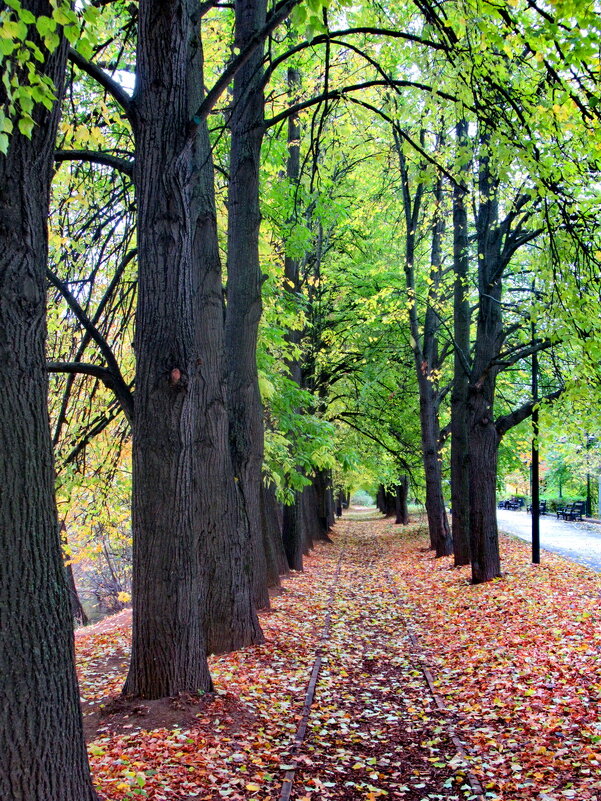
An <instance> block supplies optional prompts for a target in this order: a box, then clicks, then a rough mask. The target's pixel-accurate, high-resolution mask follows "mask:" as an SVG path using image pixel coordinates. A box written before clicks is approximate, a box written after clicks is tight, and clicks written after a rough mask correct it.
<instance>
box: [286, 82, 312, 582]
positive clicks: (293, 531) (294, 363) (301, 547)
mask: <svg viewBox="0 0 601 801" xmlns="http://www.w3.org/2000/svg"><path fill="white" fill-rule="evenodd" d="M287 83H288V95H289V98H290V104H293V103H294V102H295V100H296V93H297V92H298V89H299V86H300V73H299V71H298V70H296V69H294V68H289V69H288V72H287ZM300 135H301V131H300V124H299V121H298V116H297V115H295V114H291V115H290V117H288V141H287V144H288V158H287V160H286V177H287V178H288V180H289V182H290V184H291V186H294V185H296V184H298V182H299V180H300ZM293 221H294V217H293V218H292V219H291V220H290V221H289V222H291V223H292V222H293ZM299 270H300V265H299V261H298V259H296V258H292V257H291V256H290V255H288V254H286V255H285V257H284V278H285V281H284V288H285V291H286V292H287V294H288V298H289V300H290V304H291V306H292V307H293V309H294V310H295V311H297V310H298V297H299V293H300V277H299ZM301 340H302V332H301V331H300V330H298V329H297V328H290V329H288V331H287V332H286V341H287V342H288V343H289V344H290V345H291V346H292V347H293V348H294V349H295V350H296V351H297V352H296V353H295V355H294V356H291V357H290V358H288V359H287V360H286V365H287V367H288V370H289V373H290V378H291V380H292V381H294V382H295V384H297V386H299V387H300V386H301V385H302V368H301V363H300V356H299V355H298V349H300V344H301ZM302 504H303V491H300V492H298V491H297V492H295V493H294V501H293V502H292V504H290V505H287V506H284V515H283V521H282V537H283V540H284V547H285V550H286V556H287V559H288V565H289V566H290V569H291V570H302V569H303V553H304V552H305V551H307V550H308V547H307V539H308V536H307V533H306V531H305V530H304V525H305V522H304V521H305V514H304V509H303V506H302Z"/></svg>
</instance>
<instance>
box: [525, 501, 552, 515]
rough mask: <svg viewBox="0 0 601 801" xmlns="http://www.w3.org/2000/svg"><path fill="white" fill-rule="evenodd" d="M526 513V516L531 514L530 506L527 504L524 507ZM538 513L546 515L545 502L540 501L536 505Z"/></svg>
mask: <svg viewBox="0 0 601 801" xmlns="http://www.w3.org/2000/svg"><path fill="white" fill-rule="evenodd" d="M526 511H527V512H528V514H532V504H529V505H528V506H527V507H526ZM538 513H539V515H546V514H547V501H541V502H540V503H539V505H538Z"/></svg>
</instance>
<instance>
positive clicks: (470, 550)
mask: <svg viewBox="0 0 601 801" xmlns="http://www.w3.org/2000/svg"><path fill="white" fill-rule="evenodd" d="M0 26H1V27H2V37H1V38H0V54H1V59H2V61H1V69H2V85H1V88H0V93H1V96H2V110H1V112H0V151H1V152H0V171H1V181H0V239H1V248H0V496H1V500H2V502H1V503H0V537H1V538H2V539H1V548H2V569H1V570H2V572H1V575H0V628H1V630H2V646H1V649H0V664H1V665H2V673H3V682H4V684H5V690H4V691H3V696H4V697H5V698H6V699H7V703H6V705H5V716H6V717H5V720H4V721H3V723H4V725H3V727H2V729H1V731H2V734H0V746H1V747H2V750H3V753H4V756H5V758H4V759H3V760H2V763H1V767H0V796H1V797H2V798H6V799H11V801H12V799H15V801H41V800H42V799H49V798H52V799H53V801H85V799H93V798H94V791H93V787H92V783H91V779H90V776H89V770H88V767H87V760H86V755H85V748H84V743H83V734H82V719H81V713H80V710H79V694H78V690H77V681H76V677H75V669H74V654H73V637H72V620H73V615H74V613H76V614H79V613H78V612H77V608H76V601H77V599H76V593H75V594H74V592H73V590H74V585H73V567H74V565H73V563H74V562H77V553H78V552H81V554H83V556H84V557H85V556H86V554H87V555H90V554H93V553H98V552H100V551H102V549H104V553H105V555H107V559H108V553H109V551H110V550H111V548H112V547H113V545H111V543H110V537H111V536H113V537H114V536H115V532H118V533H119V537H120V538H121V544H120V545H119V549H120V553H124V552H125V550H127V548H128V547H129V544H128V538H131V548H132V602H133V635H132V654H131V664H130V669H129V673H128V677H127V681H126V683H125V686H124V688H123V692H124V693H126V694H128V695H132V696H138V697H142V698H161V697H165V696H172V695H175V694H177V693H179V692H208V691H211V689H212V682H211V676H210V673H209V669H208V664H207V654H210V653H219V652H226V651H231V650H235V649H238V648H242V647H244V646H246V645H249V644H253V643H260V642H262V636H263V635H262V632H261V628H260V624H259V620H258V617H257V609H261V608H265V607H267V606H268V605H269V592H268V590H269V588H270V587H273V586H274V585H277V583H278V582H279V576H280V575H282V574H283V573H285V572H286V571H287V570H289V569H293V570H301V569H302V565H303V555H304V554H306V553H308V551H309V550H310V548H311V547H312V544H313V543H314V541H316V540H318V539H328V532H329V530H330V528H331V527H332V525H333V523H334V514H335V507H336V504H337V503H341V501H342V498H343V497H346V495H347V493H348V490H349V489H350V488H351V487H352V486H353V484H355V485H356V483H357V480H358V477H359V480H361V481H363V482H367V483H369V485H370V487H372V488H373V489H375V488H376V487H378V486H380V485H381V487H382V490H381V492H380V494H379V498H378V501H379V505H380V507H381V508H382V509H383V510H386V511H388V512H391V511H394V514H395V515H396V516H397V518H396V519H397V522H399V523H401V524H402V523H404V522H406V519H407V500H408V498H413V497H418V498H420V499H422V498H423V501H424V504H425V510H426V515H427V521H428V528H429V534H430V544H431V547H432V549H433V550H434V552H435V554H436V555H437V556H444V555H450V554H453V555H454V562H455V564H456V565H471V574H472V580H473V582H474V583H475V584H478V583H482V582H486V581H489V580H491V579H493V578H495V577H498V576H500V575H501V563H500V557H499V547H498V535H497V528H496V513H495V509H496V493H497V483H498V466H499V460H501V462H502V463H505V462H506V463H507V464H510V463H511V458H512V457H511V453H512V452H516V451H518V450H520V448H521V447H522V446H520V445H517V444H516V443H518V442H519V441H520V438H521V439H524V437H525V434H524V432H525V431H528V429H527V428H525V426H528V425H529V424H528V421H529V418H530V417H531V415H532V414H533V412H534V413H535V415H539V414H540V418H541V420H542V424H543V426H546V427H547V428H549V427H551V428H552V427H553V426H555V428H552V430H553V431H554V434H553V437H554V439H556V440H557V439H558V438H559V437H561V436H564V434H565V436H569V437H571V438H572V439H575V438H576V437H577V436H578V431H580V435H581V434H582V429H583V427H584V428H585V429H586V437H585V441H584V446H583V448H584V451H583V458H585V461H586V460H588V461H587V462H586V463H587V465H589V467H590V450H591V446H592V444H593V443H595V442H596V440H595V437H594V434H595V432H596V431H597V430H598V426H597V419H596V418H597V413H596V404H598V401H599V388H600V378H601V374H600V372H599V363H600V358H599V357H600V356H601V331H600V330H599V329H600V327H601V322H600V318H599V314H598V307H599V302H600V299H601V298H600V292H601V280H600V277H599V275H600V274H599V258H600V256H601V245H600V243H599V242H598V239H599V222H600V220H599V212H598V195H599V190H598V188H599V156H600V153H601V138H600V136H599V124H600V118H599V114H600V108H601V107H600V106H599V103H598V96H599V68H600V65H599V45H600V44H601V19H600V17H599V15H598V13H597V11H596V8H595V6H594V4H592V3H590V4H588V3H581V2H573V0H558V1H557V2H553V3H537V2H534V0H523V2H522V0H518V1H517V2H508V3H505V2H499V3H494V2H484V1H483V0H462V2H455V0H448V1H447V2H445V3H442V4H434V3H430V2H429V0H407V2H403V3H376V2H366V3H360V4H352V5H346V4H344V3H342V2H341V3H338V2H334V0H331V1H329V2H325V1H324V0H279V2H267V0H234V2H233V3H227V4H222V3H219V2H211V0H208V2H200V0H140V2H139V3H137V4H132V3H128V2H121V0H113V1H112V2H90V3H78V4H75V5H74V6H73V7H72V6H71V4H70V3H63V2H60V1H59V0H53V2H48V1H47V0H7V1H6V2H1V3H0ZM533 377H534V381H533ZM553 404H556V405H553ZM554 409H556V410H559V409H560V410H561V412H559V411H558V412H554V411H553V410H554ZM558 415H559V416H558ZM561 419H565V420H568V422H569V425H566V427H565V429H562V427H561V426H560V425H558V421H559V420H561ZM528 436H529V433H528ZM512 438H513V439H512ZM508 442H509V445H507V443H508ZM511 443H514V444H513V445H512V444H511ZM541 447H543V446H542V439H541ZM595 447H596V446H595ZM554 460H555V461H554ZM559 461H560V460H559V456H557V455H556V454H555V451H550V452H549V454H548V462H549V465H550V469H551V470H559V467H558V465H559ZM558 475H559V473H558ZM449 502H450V504H451V508H452V513H451V515H450V516H449V514H448V512H447V509H448V506H449ZM130 509H131V530H130V526H129V513H130ZM111 532H113V534H112V535H111ZM107 543H108V544H107ZM123 543H125V544H123ZM109 564H110V560H109ZM113 578H114V579H115V582H116V586H118V589H119V592H118V594H119V595H123V597H126V596H127V592H126V591H125V590H124V588H123V587H122V586H121V585H120V584H119V582H118V581H117V577H116V576H115V575H114V571H113Z"/></svg>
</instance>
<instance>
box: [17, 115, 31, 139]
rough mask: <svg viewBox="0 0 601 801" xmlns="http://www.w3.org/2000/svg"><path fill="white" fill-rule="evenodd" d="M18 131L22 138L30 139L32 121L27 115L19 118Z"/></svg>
mask: <svg viewBox="0 0 601 801" xmlns="http://www.w3.org/2000/svg"><path fill="white" fill-rule="evenodd" d="M19 131H20V132H21V133H22V134H23V136H26V137H27V138H28V139H31V134H32V132H33V120H32V118H31V117H30V116H29V115H27V116H25V117H21V119H20V120H19Z"/></svg>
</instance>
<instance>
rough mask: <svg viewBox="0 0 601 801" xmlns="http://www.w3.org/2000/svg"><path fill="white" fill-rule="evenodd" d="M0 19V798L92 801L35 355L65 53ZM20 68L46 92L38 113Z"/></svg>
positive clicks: (47, 16) (63, 44)
mask: <svg viewBox="0 0 601 801" xmlns="http://www.w3.org/2000/svg"><path fill="white" fill-rule="evenodd" d="M0 10H1V11H2V13H3V22H6V21H10V23H11V25H12V26H13V28H15V27H16V29H17V31H18V32H19V34H18V37H17V39H15V38H11V36H8V35H7V36H6V39H3V41H4V42H5V49H4V50H3V52H4V54H5V55H10V58H9V60H8V67H7V64H6V63H5V64H4V79H5V80H3V83H2V88H1V89H0V97H1V100H2V104H3V108H4V110H5V111H6V110H7V107H8V112H9V114H10V112H11V110H10V106H11V105H13V109H12V113H13V115H14V116H15V117H16V116H17V113H16V111H15V108H14V103H15V96H18V98H19V102H20V106H21V111H22V113H23V114H24V115H25V116H22V117H21V118H20V119H19V124H18V129H17V127H16V126H15V130H14V132H13V133H12V135H11V137H10V142H6V143H5V145H6V146H5V147H4V148H3V152H2V154H0V239H1V242H2V247H1V250H0V452H1V458H0V481H1V486H2V503H1V504H0V548H1V551H2V560H1V561H2V567H1V568H0V625H1V628H2V645H1V646H0V662H1V663H2V681H3V693H2V694H3V697H4V705H3V725H2V728H1V733H0V747H1V748H2V761H1V764H0V795H1V796H2V797H3V798H6V799H19V801H40V799H43V798H53V799H56V801H93V799H95V793H94V790H93V788H92V784H91V781H90V775H89V769H88V763H87V756H86V751H85V744H84V739H83V730H82V719H81V711H80V708H79V692H78V687H77V679H76V676H75V666H74V647H73V631H72V624H71V610H70V602H69V595H68V591H67V586H66V583H65V573H64V567H63V562H62V556H61V543H60V536H59V523H58V519H57V514H56V506H55V501H54V472H53V464H52V449H51V442H50V428H49V421H48V411H47V387H48V384H47V376H46V359H45V353H44V343H45V335H46V322H45V320H46V315H45V304H46V293H45V283H46V267H47V251H48V234H47V228H46V225H47V219H48V210H49V199H50V181H51V178H52V166H53V153H54V141H55V136H56V130H57V125H58V119H59V102H58V99H56V98H60V97H61V96H62V93H63V89H64V74H65V64H66V58H67V47H68V44H67V41H66V39H65V38H64V36H63V35H62V32H59V33H57V34H56V37H55V38H56V41H50V42H48V43H46V42H44V41H43V40H41V38H40V36H39V35H38V33H37V32H36V30H35V29H31V28H29V26H30V25H32V23H34V22H35V21H36V19H37V20H41V19H43V20H45V21H46V22H47V24H49V25H50V26H51V27H52V30H53V31H54V30H56V28H57V25H56V20H55V19H54V18H53V14H54V13H55V12H56V8H53V6H52V5H51V4H50V3H47V2H44V1H43V0H26V1H25V2H23V3H22V5H21V6H20V8H19V11H18V15H16V18H15V19H12V20H11V19H10V16H9V15H10V14H11V12H10V11H9V9H8V5H7V4H6V3H2V5H1V8H0ZM23 29H24V32H22V31H23ZM59 31H60V28H59ZM4 33H5V32H4V31H3V36H4ZM25 37H28V46H29V47H32V48H34V49H35V51H36V53H38V54H39V58H38V59H37V65H36V66H34V64H35V62H30V63H28V62H27V61H25V63H23V61H20V60H19V59H18V58H16V55H17V54H16V50H17V48H18V47H19V44H18V39H20V40H23V39H25ZM6 47H8V48H9V53H8V54H7V50H6ZM28 66H29V67H31V70H30V71H29V75H31V74H32V73H33V74H34V75H35V76H36V77H37V78H38V79H40V84H41V86H42V87H44V88H45V92H42V94H41V99H42V100H41V102H40V85H38V86H37V89H38V92H37V93H36V92H33V91H32V86H31V84H30V83H29V81H28V77H27V75H28ZM8 86H10V90H8V89H7V87H8ZM10 91H13V96H12V97H11V96H10ZM52 91H54V92H55V97H53V96H52V94H51V92H52ZM36 100H37V102H36ZM5 119H10V117H7V118H5ZM4 130H5V131H6V130H7V128H6V125H5V127H4Z"/></svg>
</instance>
